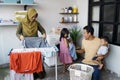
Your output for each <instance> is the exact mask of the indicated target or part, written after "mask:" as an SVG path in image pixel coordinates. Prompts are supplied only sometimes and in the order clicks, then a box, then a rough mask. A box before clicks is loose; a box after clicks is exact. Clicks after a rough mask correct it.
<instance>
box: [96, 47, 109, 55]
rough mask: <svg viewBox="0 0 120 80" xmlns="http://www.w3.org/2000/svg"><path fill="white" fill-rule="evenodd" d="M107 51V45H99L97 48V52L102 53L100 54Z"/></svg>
mask: <svg viewBox="0 0 120 80" xmlns="http://www.w3.org/2000/svg"><path fill="white" fill-rule="evenodd" d="M107 53H108V47H107V46H101V47H100V48H99V49H98V52H97V54H98V55H99V54H102V55H105V54H107Z"/></svg>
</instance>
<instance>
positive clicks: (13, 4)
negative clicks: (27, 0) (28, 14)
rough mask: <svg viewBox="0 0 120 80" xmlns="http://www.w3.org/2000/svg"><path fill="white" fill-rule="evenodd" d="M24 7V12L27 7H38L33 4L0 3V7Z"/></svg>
mask: <svg viewBox="0 0 120 80" xmlns="http://www.w3.org/2000/svg"><path fill="white" fill-rule="evenodd" d="M16 5H17V6H24V10H26V9H27V6H34V5H38V4H36V3H33V4H20V3H0V6H16Z"/></svg>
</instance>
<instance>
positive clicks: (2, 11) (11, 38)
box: [0, 5, 23, 65]
mask: <svg viewBox="0 0 120 80" xmlns="http://www.w3.org/2000/svg"><path fill="white" fill-rule="evenodd" d="M16 10H23V6H16V5H14V6H5V5H3V6H2V5H0V18H4V19H13V18H14V17H13V16H14V12H15V11H16ZM16 29H17V26H0V65H1V64H5V63H9V56H8V53H9V51H10V49H11V48H17V47H19V46H20V45H19V40H18V39H17V38H16Z"/></svg>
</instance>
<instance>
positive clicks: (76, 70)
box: [69, 63, 94, 80]
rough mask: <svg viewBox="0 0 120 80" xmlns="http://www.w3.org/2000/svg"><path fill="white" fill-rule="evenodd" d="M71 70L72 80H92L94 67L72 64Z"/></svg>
mask: <svg viewBox="0 0 120 80" xmlns="http://www.w3.org/2000/svg"><path fill="white" fill-rule="evenodd" d="M69 70H70V80H91V78H92V73H93V72H94V69H93V67H91V66H89V65H86V64H80V63H76V64H72V65H71V66H70V67H69Z"/></svg>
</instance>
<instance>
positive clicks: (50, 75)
mask: <svg viewBox="0 0 120 80" xmlns="http://www.w3.org/2000/svg"><path fill="white" fill-rule="evenodd" d="M62 69H63V66H58V80H70V76H69V71H67V72H66V73H64V74H63V72H62ZM45 70H46V73H47V75H46V77H45V78H44V79H39V80H55V70H54V67H45ZM0 80H10V76H9V68H8V67H6V68H0ZM100 80H120V78H118V77H116V76H115V75H113V74H111V73H110V72H108V71H105V70H102V72H101V78H100Z"/></svg>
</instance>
